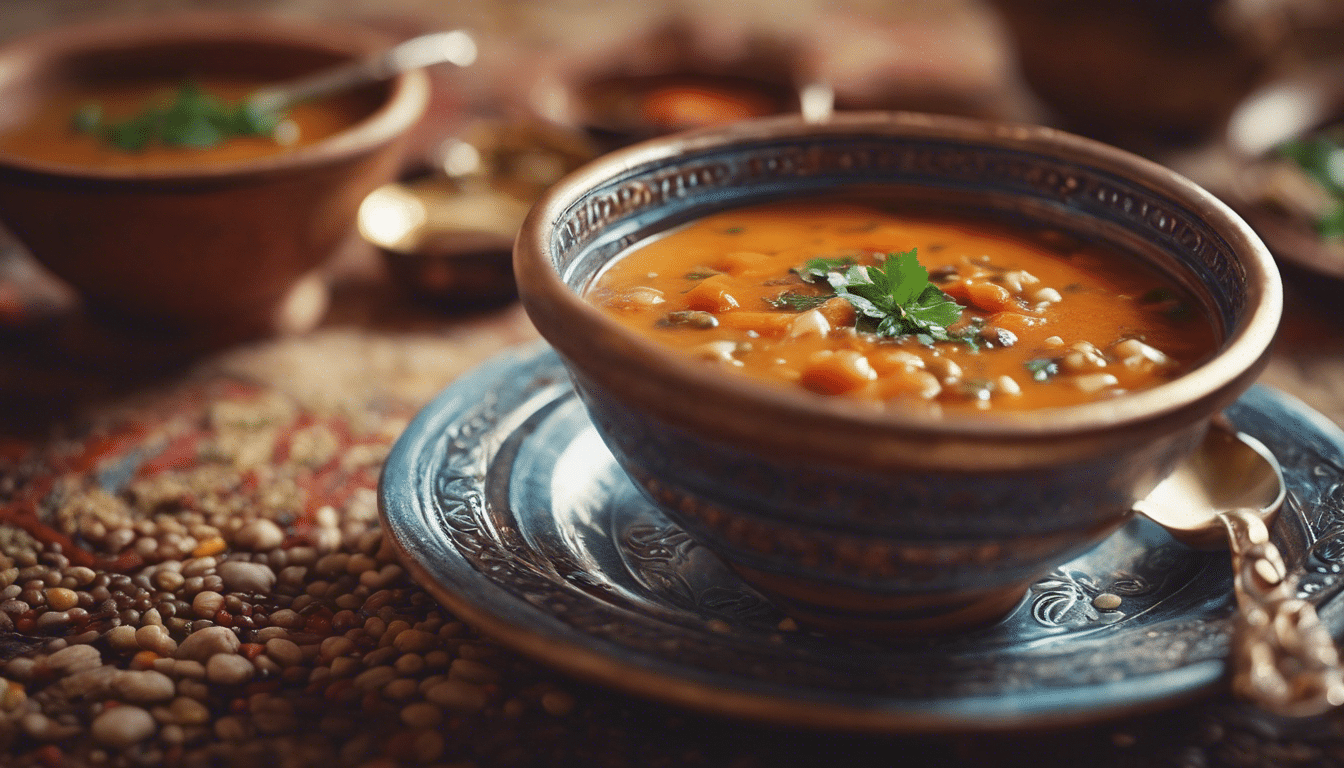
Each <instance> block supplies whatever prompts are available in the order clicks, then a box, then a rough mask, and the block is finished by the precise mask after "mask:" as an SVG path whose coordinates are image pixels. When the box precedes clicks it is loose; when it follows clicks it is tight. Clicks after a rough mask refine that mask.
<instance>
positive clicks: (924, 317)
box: [588, 203, 1215, 410]
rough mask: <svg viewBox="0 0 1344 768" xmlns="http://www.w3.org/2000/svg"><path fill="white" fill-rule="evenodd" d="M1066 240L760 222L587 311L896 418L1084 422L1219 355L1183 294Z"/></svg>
mask: <svg viewBox="0 0 1344 768" xmlns="http://www.w3.org/2000/svg"><path fill="white" fill-rule="evenodd" d="M1055 239H1056V240H1059V241H1060V242H1059V243H1058V244H1057V245H1055V246H1047V245H1045V244H1044V243H1045V242H1047V241H1048V240H1049V239H1048V238H1043V237H1030V236H1027V235H1024V234H1023V233H1021V232H1015V231H1013V230H1011V229H1010V228H1008V227H1005V226H1000V225H995V224H989V223H982V222H975V221H969V220H953V219H942V220H940V219H930V218H913V217H905V216H900V215H894V214H890V213H886V212H882V211H879V210H876V209H871V208H866V207H861V206H849V205H838V204H837V205H832V204H820V203H819V204H816V205H799V204H789V205H770V206H760V207H755V208H746V209H742V210H737V211H733V212H729V213H723V214H718V215H715V216H710V217H707V218H704V219H701V220H698V221H696V222H694V223H692V224H690V225H688V226H686V227H683V228H681V229H678V230H675V231H673V232H671V233H669V234H667V235H665V236H663V237H661V238H658V239H656V240H654V241H652V242H649V243H647V244H643V245H640V246H638V247H637V248H635V249H633V250H631V251H630V252H629V253H627V254H624V255H623V256H622V257H621V258H620V259H618V260H617V261H616V262H615V263H613V264H612V265H611V266H610V267H609V268H608V269H607V270H606V271H605V272H604V273H603V274H602V275H600V276H599V278H598V280H597V281H596V283H595V285H594V286H593V287H592V289H591V290H590V291H589V294H588V299H589V300H590V301H591V302H592V303H594V304H595V305H597V306H598V307H600V308H602V309H603V310H604V311H605V312H607V313H609V314H610V315H611V317H613V318H614V319H616V320H617V321H619V322H620V323H622V324H624V325H626V326H628V327H629V328H631V329H633V330H635V331H636V332H638V333H640V334H642V335H644V336H646V337H648V338H650V339H652V340H655V341H657V342H659V343H661V344H664V345H667V346H668V347H671V348H673V349H675V350H678V351H679V352H680V353H682V354H685V355H687V356H689V357H693V358H698V359H701V360H705V361H708V362H709V363H711V364H714V365H718V366H720V367H722V368H723V369H725V370H728V371H733V372H735V373H739V374H743V375H747V376H752V377H756V378H759V379H764V380H767V381H772V382H780V383H784V384H786V385H788V386H793V387H800V388H802V389H805V390H808V391H810V392H814V393H818V394H820V395H826V396H837V395H838V396H845V397H850V398H856V399H859V400H862V401H867V402H871V403H876V404H881V405H883V406H890V407H910V406H911V405H916V406H919V407H923V408H932V409H935V410H936V409H939V408H970V409H1013V410H1027V409H1037V408H1049V407H1056V406H1067V405H1075V404H1080V403H1086V402H1091V401H1096V400H1100V399H1105V398H1110V397H1114V396H1117V395H1120V394H1122V393H1125V392H1131V391H1134V390H1140V389H1145V388H1148V387H1152V386H1155V385H1157V384H1160V383H1162V382H1164V381H1168V380H1170V379H1172V378H1174V377H1176V376H1179V375H1181V374H1182V373H1184V372H1185V371H1187V370H1189V369H1190V368H1191V367H1193V366H1194V365H1195V364H1197V363H1198V362H1199V361H1200V360H1202V359H1204V358H1205V357H1207V356H1208V355H1210V354H1211V353H1212V351H1213V350H1214V347H1215V332H1214V329H1213V327H1212V325H1211V323H1210V322H1209V320H1208V319H1207V318H1206V317H1205V316H1204V315H1203V313H1202V312H1200V311H1199V305H1198V303H1197V302H1196V301H1194V299H1193V298H1192V297H1191V296H1189V295H1188V294H1186V293H1185V292H1184V291H1182V290H1181V289H1179V288H1178V287H1177V286H1176V285H1174V284H1173V283H1172V282H1171V281H1169V280H1166V279H1164V278H1162V277H1160V276H1159V275H1158V274H1156V273H1155V272H1154V271H1153V270H1152V269H1150V268H1148V267H1146V266H1145V265H1142V264H1140V263H1138V261H1137V260H1136V259H1134V258H1132V257H1130V256H1128V255H1126V254H1123V253H1120V252H1117V251H1115V250H1113V249H1111V248H1107V247H1103V246H1099V245H1096V244H1090V243H1082V242H1075V241H1073V239H1072V238H1064V237H1059V238H1055ZM1064 241H1068V242H1064ZM911 252H913V253H911Z"/></svg>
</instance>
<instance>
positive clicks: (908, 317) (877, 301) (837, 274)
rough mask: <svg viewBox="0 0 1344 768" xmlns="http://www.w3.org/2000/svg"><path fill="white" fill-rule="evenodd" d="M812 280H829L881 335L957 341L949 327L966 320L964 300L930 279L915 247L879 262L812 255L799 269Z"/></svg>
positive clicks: (873, 329) (874, 331) (865, 323)
mask: <svg viewBox="0 0 1344 768" xmlns="http://www.w3.org/2000/svg"><path fill="white" fill-rule="evenodd" d="M795 271H796V272H797V273H798V275H799V276H800V277H802V278H803V279H804V280H806V281H808V282H811V283H821V282H822V281H824V282H825V283H826V284H827V285H829V286H830V287H831V289H832V290H834V291H835V294H836V295H837V296H841V297H844V298H845V299H846V300H847V301H849V303H850V304H851V305H853V307H854V310H855V311H856V312H857V313H858V314H859V317H860V323H861V324H862V325H867V326H870V330H872V332H873V333H876V334H877V335H878V336H886V337H892V338H894V337H898V336H912V335H913V336H916V337H919V338H920V341H924V342H926V343H927V342H929V341H953V340H955V339H956V338H957V337H954V336H953V335H952V334H951V333H949V332H948V330H947V329H948V327H949V326H951V325H952V324H954V323H956V322H957V321H958V320H960V319H961V310H962V307H961V305H959V304H957V303H956V302H955V301H953V300H952V297H951V296H948V295H947V294H946V293H943V291H942V290H941V289H940V288H938V286H936V285H934V284H933V283H931V282H929V271H928V270H927V269H925V268H924V265H922V264H920V263H919V258H918V253H917V251H916V250H910V251H906V252H905V253H889V254H887V257H886V259H885V260H883V261H882V263H880V264H876V265H871V266H867V265H862V264H855V263H854V261H853V260H852V259H812V260H811V261H809V262H807V263H806V264H804V265H803V266H802V267H799V268H798V269H797V270H795Z"/></svg>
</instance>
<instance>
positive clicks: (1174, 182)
mask: <svg viewBox="0 0 1344 768" xmlns="http://www.w3.org/2000/svg"><path fill="white" fill-rule="evenodd" d="M865 142H867V143H868V144H871V145H874V146H889V147H890V146H898V147H899V146H906V147H908V146H922V145H930V146H932V145H935V144H936V145H939V146H942V147H944V149H945V151H946V152H947V153H951V154H956V153H961V154H963V155H965V156H967V157H968V158H970V159H969V160H968V161H967V162H968V163H969V165H968V168H970V169H971V170H975V169H977V168H978V169H980V170H982V171H986V172H989V171H993V172H994V173H998V174H1000V175H999V176H996V177H994V178H1016V179H1018V180H1019V181H1020V182H1021V183H1022V185H1023V187H1022V188H1023V189H1034V190H1036V193H1034V194H1036V196H1037V197H1039V199H1040V200H1046V199H1049V198H1055V199H1057V200H1060V201H1064V202H1063V203H1061V204H1068V205H1074V204H1076V203H1079V201H1082V202H1085V203H1087V204H1088V205H1091V206H1093V207H1094V208H1097V209H1106V210H1110V211H1112V212H1115V215H1116V216H1122V217H1124V218H1125V219H1126V220H1127V221H1130V222H1131V223H1132V224H1133V226H1134V227H1136V228H1140V229H1144V228H1146V229H1147V230H1148V231H1151V232H1153V233H1157V234H1155V235H1154V236H1157V235H1158V234H1160V235H1161V236H1162V237H1166V238H1169V239H1171V241H1172V242H1181V241H1183V240H1187V241H1188V242H1187V245H1189V246H1190V247H1194V248H1213V249H1216V250H1219V251H1220V255H1219V256H1218V258H1217V259H1215V258H1213V257H1210V258H1209V259H1208V260H1207V261H1208V262H1209V263H1210V264H1212V263H1213V262H1214V261H1216V260H1224V261H1228V260H1230V261H1231V262H1234V263H1228V264H1224V265H1223V268H1229V269H1240V270H1241V271H1242V276H1244V279H1245V284H1246V291H1247V292H1246V295H1245V297H1244V302H1245V304H1246V306H1247V307H1249V311H1248V312H1247V313H1246V315H1245V317H1243V318H1241V320H1240V322H1239V324H1237V325H1236V326H1235V327H1232V328H1228V329H1226V330H1227V332H1228V337H1227V339H1226V343H1225V347H1224V349H1223V350H1222V351H1221V352H1219V353H1218V354H1217V355H1215V356H1214V357H1213V358H1212V359H1210V360H1209V361H1208V362H1206V363H1205V364H1204V365H1202V366H1200V367H1199V368H1197V369H1196V370H1194V371H1192V372H1190V373H1189V374H1187V375H1185V376H1183V377H1181V378H1180V379H1178V380H1177V381H1174V382H1170V383H1168V384H1166V385H1163V386H1161V387H1158V388H1156V389H1153V390H1149V391H1146V392H1140V393H1133V394H1130V395H1126V396H1125V397H1121V398H1117V399H1115V400H1111V401H1107V402H1104V403H1094V404H1090V405H1083V406H1074V407H1070V408H1061V409H1052V410H1050V411H1049V412H1048V415H1043V412H1035V413H1027V414H1003V415H997V416H995V417H993V418H985V417H984V416H983V415H974V416H968V417H960V416H946V415H945V416H940V417H929V416H927V415H925V414H873V413H871V412H866V411H864V410H862V409H858V408H851V407H848V405H847V404H846V403H843V402H832V401H829V400H825V399H821V398H815V397H808V396H806V394H805V393H794V392H790V391H785V390H776V389H772V388H768V387H762V386H760V385H758V384H756V383H755V382H750V381H739V380H736V379H734V378H733V377H723V376H721V375H719V374H718V373H717V372H715V371H713V370H712V369H706V368H705V367H704V366H698V365H694V364H690V363H687V362H686V361H681V360H677V359H674V358H672V357H671V356H669V355H667V354H666V353H665V352H664V351H663V350H661V349H660V348H658V347H657V346H656V345H654V344H652V343H650V342H648V341H646V340H643V339H641V338H639V337H637V336H636V335H635V334H633V333H632V332H629V331H628V330H626V329H624V328H622V327H620V326H618V325H616V324H615V323H613V322H611V321H610V320H608V319H607V318H605V317H604V316H603V315H602V314H601V313H600V312H598V311H597V310H595V309H594V308H593V307H591V306H589V305H588V304H587V303H586V302H584V301H583V300H582V299H581V298H580V297H579V295H578V294H577V293H576V288H579V287H581V286H573V283H575V282H582V280H583V279H584V278H583V276H581V275H575V274H570V273H568V272H567V271H565V270H566V269H567V268H566V267H564V266H562V265H561V263H560V259H561V258H562V256H563V254H564V253H566V252H574V251H576V250H582V249H583V248H586V247H588V246H590V245H591V244H592V243H593V242H594V241H595V238H597V237H599V236H601V237H602V238H605V239H606V241H604V242H607V245H606V246H604V247H606V248H607V249H608V250H615V246H619V245H621V244H625V245H628V244H629V243H630V242H634V241H635V240H637V239H639V236H638V232H637V231H636V228H635V227H634V225H633V224H632V223H631V222H632V221H633V218H632V217H634V216H635V215H636V214H638V213H641V212H643V213H648V212H649V211H657V210H658V209H659V208H660V206H662V207H663V208H665V209H668V210H670V211H672V213H670V214H660V215H671V216H672V217H673V218H674V219H675V216H676V215H678V214H677V211H678V206H689V205H690V202H687V201H688V200H690V199H692V198H694V200H695V201H697V203H696V204H697V205H698V206H699V207H698V208H697V209H696V210H697V211H700V212H703V211H704V210H706V209H712V208H713V206H714V205H717V204H718V203H716V202H715V201H716V199H717V198H716V195H718V194H719V193H720V192H721V191H723V190H731V189H740V188H742V187H743V186H744V185H746V186H750V185H753V184H754V185H757V186H759V187H761V194H762V195H770V194H773V195H776V196H779V195H782V194H786V193H788V192H790V191H794V192H796V191H797V190H798V189H799V188H801V189H804V190H806V189H809V186H808V183H809V182H808V179H809V178H813V179H822V180H825V179H851V178H857V179H858V180H859V181H863V180H864V179H866V178H868V177H867V176H864V175H863V174H866V173H869V172H870V171H871V172H872V174H874V176H873V177H872V178H874V179H877V180H882V179H888V180H889V174H892V173H895V174H900V173H904V172H907V171H909V170H910V169H909V168H908V167H907V166H908V165H909V164H910V163H911V162H914V163H915V164H918V163H920V162H927V163H930V164H932V165H930V166H929V168H934V170H933V171H929V174H933V173H935V172H941V169H937V168H936V166H937V165H938V164H939V163H941V162H944V161H943V160H941V159H939V158H936V157H935V158H932V159H929V158H925V159H924V160H922V161H921V160H915V161H909V160H900V159H893V160H891V162H890V163H885V164H884V163H883V161H880V160H875V161H873V164H874V165H873V167H871V168H861V167H857V166H856V165H855V163H859V162H860V161H854V162H852V163H848V164H846V162H845V161H844V158H845V157H850V156H851V155H846V154H844V153H840V154H827V150H826V148H827V147H832V148H833V147H834V146H836V145H855V144H859V145H861V144H863V143H865ZM910 151H911V152H914V153H915V154H918V151H919V150H917V149H916V150H910ZM753 152H754V153H757V155H758V156H755V157H752V156H751V154H752V153H753ZM735 154H736V155H747V157H746V158H745V159H743V158H738V159H737V160H734V159H733V156H734V155H735ZM763 155H772V156H774V157H775V158H776V160H777V165H775V166H771V165H770V164H769V162H767V160H766V159H763V157H762V156H763ZM855 156H862V153H859V155H855ZM996 157H998V158H999V159H997V160H996V159H995V158H996ZM1013 157H1016V158H1017V160H1016V161H1014V160H1013V159H1012V158H1013ZM860 164H861V163H860ZM1054 166H1058V167H1054ZM1066 168H1072V169H1074V171H1073V173H1072V175H1071V174H1070V173H1066V172H1062V171H1061V169H1066ZM925 170H928V168H926V169H925ZM950 173H951V174H952V176H955V175H956V174H957V173H960V171H956V170H954V171H951V172H950ZM752 174H756V175H758V176H759V178H765V179H766V182H760V180H759V178H756V177H753V176H752ZM828 174H829V175H828ZM855 174H859V175H858V176H857V177H856V176H855ZM926 175H928V174H926ZM991 175H992V174H991ZM771 179H773V180H774V181H770V180H771ZM800 179H801V180H802V181H801V182H800V181H799V180H800ZM1079 179H1084V180H1083V181H1080V180H1079ZM1094 181H1095V183H1093V182H1094ZM767 182H768V183H767ZM837 183H839V182H837ZM771 184H774V186H773V187H772V186H771ZM1029 197H1030V196H1029ZM1080 210H1081V209H1080ZM682 213H685V211H682ZM1190 238H1193V239H1190ZM1232 254H1235V255H1236V258H1235V259H1233V258H1232ZM514 265H515V272H516V274H517V276H518V283H519V289H520V295H521V297H522V299H523V302H524V305H525V306H526V307H527V309H528V312H529V314H531V315H532V316H533V318H534V320H535V321H536V324H537V326H538V328H539V329H540V330H541V332H542V334H543V335H544V336H546V337H547V338H548V339H549V340H550V341H551V342H552V343H553V344H555V345H556V347H557V348H558V349H560V350H561V352H562V354H564V355H565V356H566V357H567V358H569V359H571V360H576V361H579V362H578V363H577V364H578V365H579V366H580V367H586V366H587V365H589V364H597V361H603V362H606V363H611V361H614V360H617V359H619V360H620V361H621V363H622V364H623V365H624V366H626V367H628V368H630V369H636V370H638V372H639V378H641V379H644V380H647V381H653V382H659V384H658V385H657V386H659V387H661V388H662V389H663V390H664V391H669V392H676V391H695V392H698V393H701V394H702V397H701V398H700V399H702V400H704V401H708V402H718V403H726V402H732V403H734V404H735V405H736V406H739V407H750V408H754V409H759V410H761V411H764V412H768V413H769V414H771V420H772V421H779V420H788V421H789V422H790V423H803V422H808V421H811V422H823V423H827V424H831V425H834V424H837V423H839V424H843V425H847V426H848V427H850V428H855V427H860V428H863V429H867V430H870V431H872V432H874V433H882V432H883V431H891V430H895V431H910V432H936V433H938V434H943V435H957V436H972V435H976V436H986V437H989V436H992V437H995V438H1003V439H1020V440H1034V441H1041V440H1045V441H1046V442H1048V439H1049V438H1050V437H1056V436H1062V435H1067V434H1075V433H1088V432H1101V431H1107V430H1113V429H1116V428H1118V427H1124V426H1127V425H1140V424H1151V423H1153V422H1155V421H1158V420H1160V419H1163V418H1173V419H1176V420H1181V421H1187V420H1197V419H1198V418H1201V417H1203V416H1207V414H1208V413H1210V412H1212V411H1216V410H1217V409H1218V408H1219V407H1221V406H1223V405H1226V404H1227V402H1230V401H1231V400H1232V399H1234V398H1235V395H1236V394H1238V393H1240V392H1241V391H1243V390H1244V388H1245V387H1246V386H1249V384H1250V382H1251V381H1252V380H1253V379H1254V376H1255V375H1256V374H1257V373H1258V372H1259V369H1260V367H1262V365H1263V363H1264V360H1265V359H1266V355H1267V350H1268V347H1269V344H1270V342H1271V341H1272V339H1273V336H1274V332H1275V330H1276V329H1277V327H1278V322H1279V316H1280V314H1281V311H1282V288H1281V284H1280V281H1279V275H1278V271H1277V268H1276V266H1275V264H1274V261H1273V258H1272V257H1271V256H1270V254H1269V252H1268V250H1267V249H1266V248H1265V246H1264V245H1263V243H1261V242H1260V240H1259V238H1258V237H1257V236H1256V235H1255V234H1254V232H1252V231H1251V229H1250V228H1249V227H1248V226H1247V225H1246V224H1245V223H1244V222H1243V221H1242V220H1241V219H1240V218H1238V217H1237V215H1236V214H1235V213H1233V212H1232V211H1231V209H1229V208H1228V207H1227V206H1226V205H1224V204H1223V203H1222V202H1220V201H1219V200H1218V199H1217V198H1215V197H1214V196H1213V195H1211V194H1209V193H1208V192H1206V191H1205V190H1203V189H1201V188H1200V187H1198V186H1197V185H1196V184H1194V183H1193V182H1191V181H1189V180H1187V179H1185V178H1184V177H1182V176H1180V175H1178V174H1176V173H1175V172H1173V171H1171V170H1169V169H1167V168H1164V167H1162V166H1159V165H1157V164H1156V163H1152V162H1150V161H1148V160H1145V159H1143V158H1140V157H1137V156H1135V155H1132V154H1130V153H1128V152H1124V151H1122V150H1119V149H1116V148H1114V147H1110V146H1107V145H1104V144H1101V143H1099V142H1095V141H1091V140H1089V139H1085V138H1082V137H1079V136H1074V135H1071V134H1067V133H1064V132H1061V131H1057V130H1053V129H1049V128H1044V127H1039V126H1021V125H1007V124H999V123H988V122H981V121H976V120H969V119H965V118H954V117H946V116H933V115H920V114H912V113H846V114H841V115H837V116H835V117H834V118H833V119H831V120H828V121H826V122H823V123H807V122H804V121H803V120H802V119H801V118H796V117H785V118H765V119H759V120H751V121H745V122H742V123H738V124H734V125H733V126H730V127H728V128H721V129H709V130H704V131H697V132H691V133H687V134H680V135H677V136H673V137H669V138H664V139H656V140H652V141H648V142H644V143H642V144H639V145H636V146H634V147H630V148H627V149H625V150H621V151H618V152H615V153H612V154H610V155H607V156H604V157H602V158H599V159H598V160H596V161H594V162H592V163H590V164H588V165H587V166H584V167H583V168H581V169H579V170H578V171H575V172H574V173H572V174H571V175H570V176H568V177H566V178H565V179H563V180H562V181H561V182H559V183H557V184H556V185H555V186H553V187H551V189H550V190H548V192H547V193H546V194H545V195H544V196H543V197H542V199H541V200H540V201H539V202H538V204H537V205H536V206H535V207H534V208H533V209H532V212H531V214H530V215H529V216H528V218H527V221H526V222H525V223H524V225H523V228H522V231H521V233H520V236H519V238H518V241H517V243H516V245H515V249H514ZM557 270H560V271H557Z"/></svg>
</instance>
